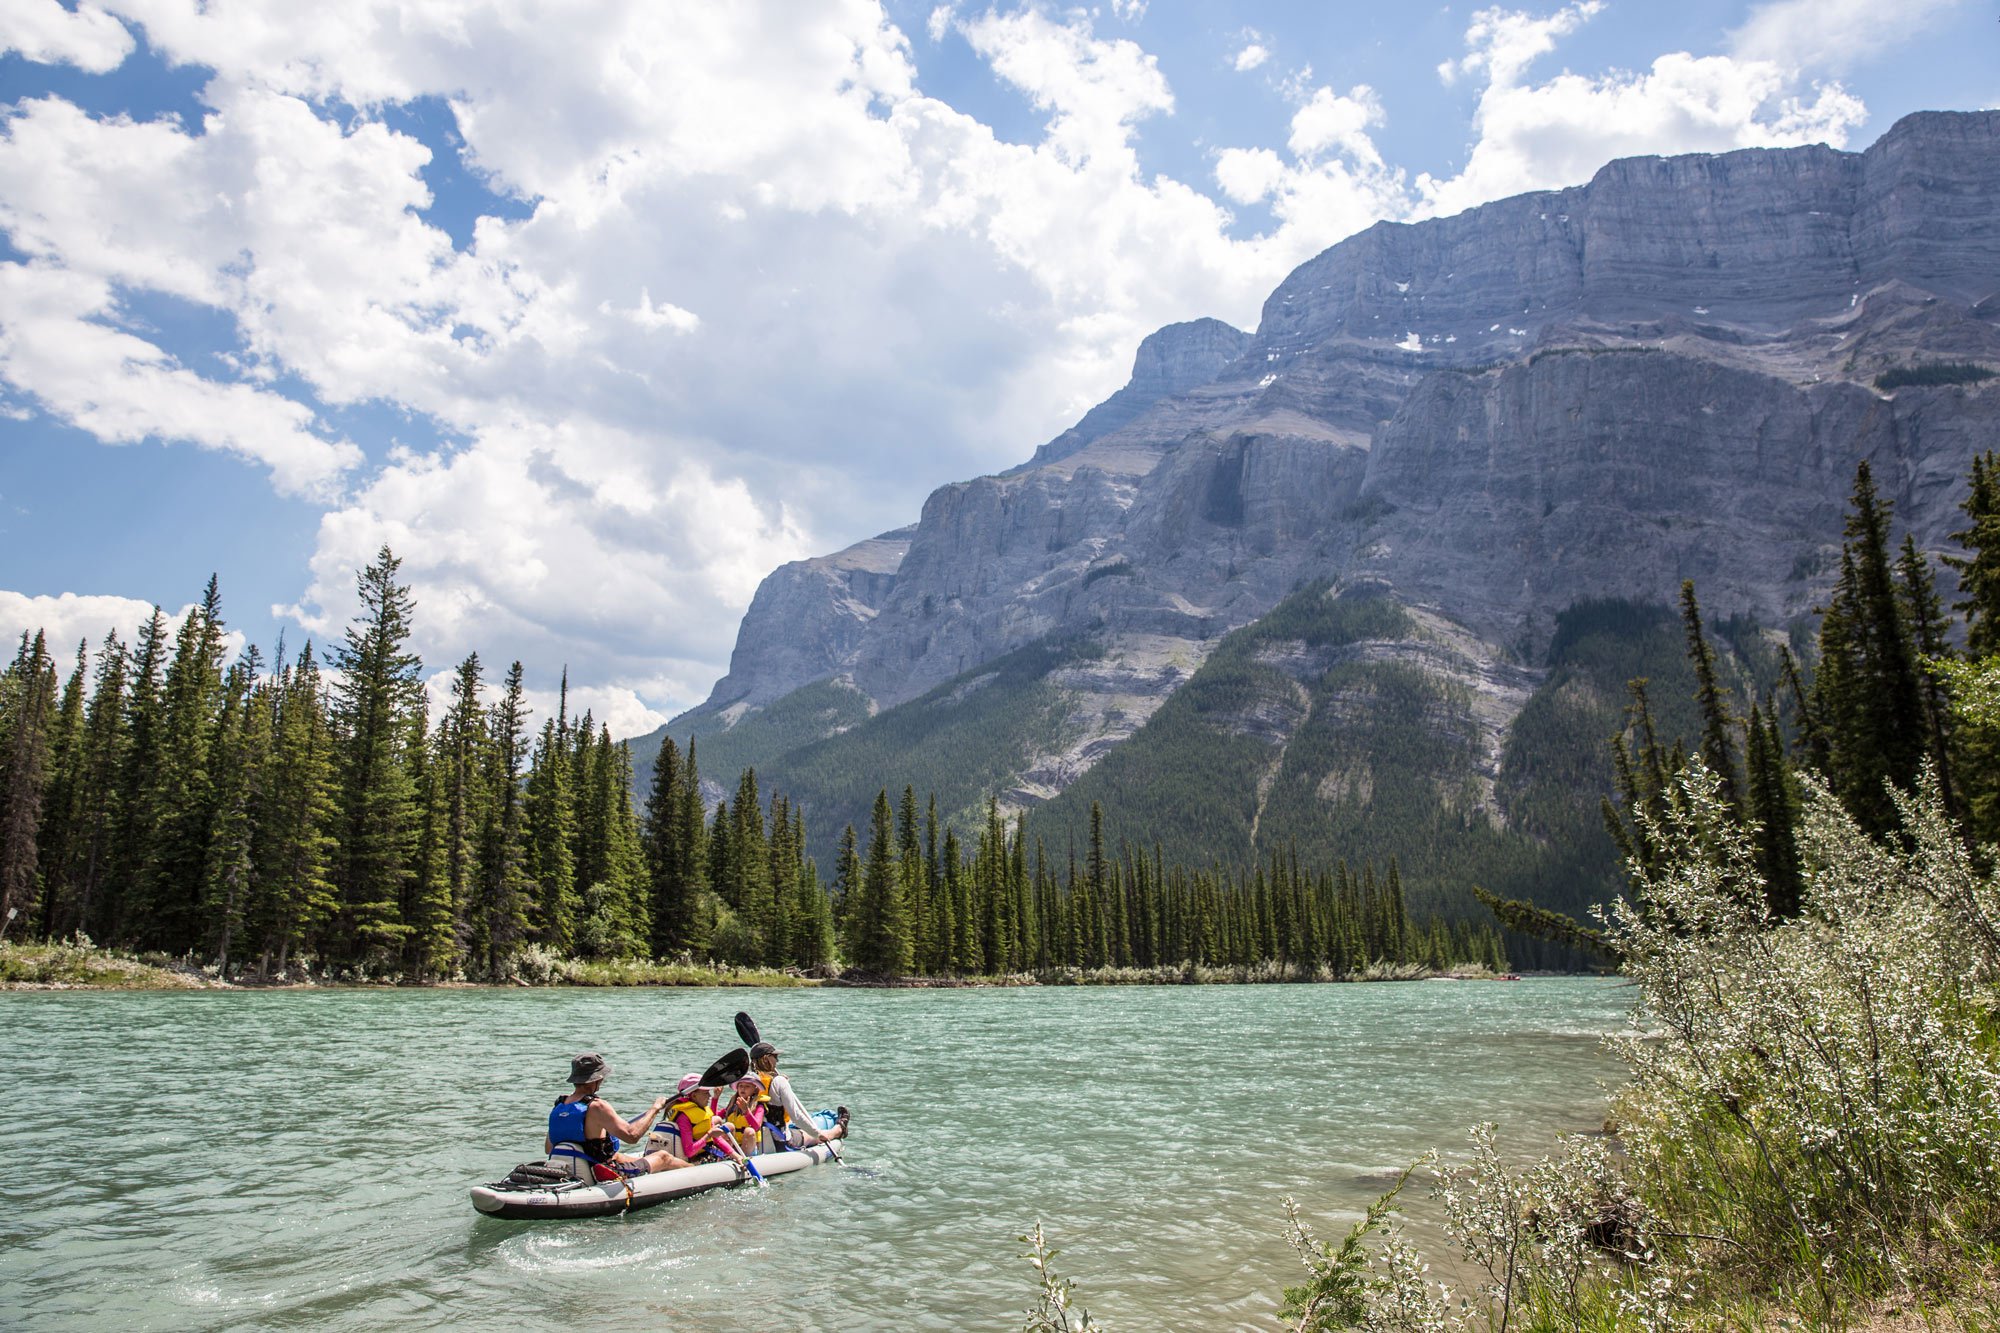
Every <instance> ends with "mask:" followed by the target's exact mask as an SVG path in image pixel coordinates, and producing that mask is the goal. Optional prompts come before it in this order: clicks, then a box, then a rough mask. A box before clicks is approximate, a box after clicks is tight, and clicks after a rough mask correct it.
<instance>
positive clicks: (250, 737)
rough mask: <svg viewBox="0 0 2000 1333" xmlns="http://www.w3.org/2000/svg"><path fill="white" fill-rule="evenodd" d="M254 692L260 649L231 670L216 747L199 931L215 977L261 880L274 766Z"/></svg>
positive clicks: (224, 970) (223, 969)
mask: <svg viewBox="0 0 2000 1333" xmlns="http://www.w3.org/2000/svg"><path fill="white" fill-rule="evenodd" d="M262 702H263V701H262V700H261V699H260V698H259V697H258V693H257V658H256V649H255V648H254V647H253V648H252V649H251V650H250V653H249V655H248V656H247V658H246V660H244V661H242V662H238V663H237V664H236V665H235V666H233V667H231V668H230V670H229V675H228V676H227V678H226V679H225V680H224V683H223V701H222V714H221V717H220V718H219V719H218V720H217V725H216V729H215V731H216V734H215V745H214V759H215V764H214V776H213V779H212V791H213V800H214V816H213V823H212V826H211V828H210V833H209V839H208V853H207V860H206V863H205V864H204V866H203V870H202V885H201V887H202V918H203V920H202V926H203V929H204V933H205V934H206V936H207V940H208V949H209V952H210V954H211V955H212V956H213V957H214V958H215V962H216V967H217V970H218V971H219V972H220V974H221V975H222V976H225V977H227V976H228V975H229V966H230V950H231V948H232V947H233V946H235V945H236V944H237V943H238V942H239V939H240V937H241V935H242V934H243V930H244V926H245V923H246V919H247V917H248V915H249V913H250V911H251V909H252V906H253V893H254V888H255V881H256V861H255V838H256V835H257V812H258V808H259V805H260V803H261V801H262V798H263V787H264V782H265V769H266V766H267V765H268V763H269V760H270V752H271V730H270V726H269V715H268V713H266V712H265V710H264V709H263V708H262V706H261V704H262Z"/></svg>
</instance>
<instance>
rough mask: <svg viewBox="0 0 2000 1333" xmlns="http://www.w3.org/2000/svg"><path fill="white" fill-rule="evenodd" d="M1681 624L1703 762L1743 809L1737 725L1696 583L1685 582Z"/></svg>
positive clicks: (1726, 795) (1726, 794)
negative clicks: (1732, 741)
mask: <svg viewBox="0 0 2000 1333" xmlns="http://www.w3.org/2000/svg"><path fill="white" fill-rule="evenodd" d="M1681 625H1682V627H1683V628H1684V630H1685V631H1686V633H1687V655H1688V661H1689V662H1690V663H1692V664H1693V666H1694V678H1695V700H1696V702H1697V703H1699V704H1700V705H1701V759H1702V762H1703V763H1704V764H1706V765H1707V766H1708V771H1709V772H1711V773H1713V774H1715V777H1716V780H1717V781H1718V782H1719V783H1721V786H1722V796H1723V799H1724V800H1726V801H1728V802H1729V804H1730V806H1731V807H1733V808H1735V809H1739V810H1740V809H1741V808H1742V805H1743V797H1742V792H1741V790H1740V789H1739V785H1738V781H1737V775H1736V754H1735V751H1734V749H1733V747H1732V746H1731V744H1730V731H1731V730H1732V729H1733V728H1734V726H1735V723H1734V721H1733V720H1732V719H1731V718H1730V716H1729V704H1728V701H1727V700H1726V699H1725V698H1724V697H1723V692H1722V683H1721V681H1720V680H1718V679H1717V677H1716V674H1715V650H1714V649H1713V648H1711V647H1709V646H1708V635H1707V634H1706V633H1705V632H1704V631H1703V629H1702V624H1701V604H1700V603H1699V602H1697V601H1696V600H1695V595H1694V580H1692V579H1685V580H1683V581H1682V582H1681Z"/></svg>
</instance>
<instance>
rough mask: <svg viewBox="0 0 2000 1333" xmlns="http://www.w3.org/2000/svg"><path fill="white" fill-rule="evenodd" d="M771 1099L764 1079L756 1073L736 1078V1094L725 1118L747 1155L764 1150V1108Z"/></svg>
mask: <svg viewBox="0 0 2000 1333" xmlns="http://www.w3.org/2000/svg"><path fill="white" fill-rule="evenodd" d="M770 1100H771V1094H770V1093H768V1092H766V1091H764V1082H763V1080H762V1079H760V1078H758V1077H757V1076H756V1075H755V1074H745V1075H744V1076H743V1077H742V1078H739V1079H737V1080H736V1092H735V1096H734V1097H733V1098H732V1099H731V1100H730V1103H729V1114H728V1115H727V1116H725V1117H724V1120H725V1121H726V1122H727V1123H728V1125H729V1130H730V1133H732V1134H734V1135H735V1136H736V1146H737V1147H739V1148H741V1149H742V1150H743V1151H744V1153H745V1154H746V1155H747V1154H750V1153H759V1152H762V1151H764V1110H765V1106H766V1105H767V1104H768V1103H769V1102H770Z"/></svg>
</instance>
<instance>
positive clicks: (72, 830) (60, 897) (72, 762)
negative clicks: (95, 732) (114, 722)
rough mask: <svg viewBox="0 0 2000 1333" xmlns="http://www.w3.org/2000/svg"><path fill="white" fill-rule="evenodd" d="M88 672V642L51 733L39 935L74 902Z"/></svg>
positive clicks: (40, 854)
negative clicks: (85, 694) (85, 695)
mask: <svg viewBox="0 0 2000 1333" xmlns="http://www.w3.org/2000/svg"><path fill="white" fill-rule="evenodd" d="M89 673H90V643H89V641H88V640H85V641H84V642H81V643H79V644H78V645H77V647H76V665H75V666H74V667H73V668H72V669H71V671H70V674H69V680H68V681H67V682H65V683H64V685H63V691H62V702H61V703H59V704H58V705H57V706H56V712H55V720H54V723H53V725H52V726H51V727H50V730H49V763H48V773H47V774H46V776H45V779H44V785H43V792H42V822H41V830H40V832H39V834H38V835H37V838H36V843H37V848H38V851H37V860H38V861H39V864H40V866H41V872H42V895H41V910H40V912H39V913H38V920H37V922H36V926H35V933H36V934H38V935H40V936H41V937H43V938H44V939H46V938H49V937H51V936H52V935H53V934H54V932H55V923H56V918H57V917H58V916H59V915H62V914H65V913H66V912H68V911H69V910H70V909H71V907H72V904H73V903H74V901H75V897H76V889H75V884H74V880H75V876H76V867H77V845H78V840H79V839H80V837H81V836H82V820H83V809H82V806H83V800H84V761H85V752H84V693H85V687H86V686H85V682H86V678H87V677H88V675H89Z"/></svg>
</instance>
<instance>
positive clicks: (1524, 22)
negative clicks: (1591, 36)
mask: <svg viewBox="0 0 2000 1333" xmlns="http://www.w3.org/2000/svg"><path fill="white" fill-rule="evenodd" d="M1603 10H1604V0H1576V3H1574V4H1571V5H1568V6H1566V7H1564V8H1562V9H1559V10H1557V11H1556V12H1555V13H1553V14H1548V15H1543V16H1537V15H1534V14H1529V13H1526V12H1524V11H1521V10H1507V9H1499V8H1494V9H1482V10H1479V11H1478V12H1476V13H1475V14H1473V16H1472V22H1471V24H1470V25H1469V26H1468V27H1467V28H1466V30H1465V45H1466V48H1467V50H1466V53H1465V55H1464V56H1463V57H1461V58H1460V59H1459V60H1457V61H1446V62H1445V63H1444V64H1443V65H1440V66H1439V67H1438V73H1439V74H1440V75H1441V76H1442V77H1443V79H1444V81H1445V82H1446V83H1451V82H1453V81H1454V80H1456V79H1457V78H1458V77H1460V76H1461V75H1467V74H1484V75H1485V76H1486V80H1487V82H1488V83H1490V84H1508V85H1510V84H1513V83H1516V82H1518V81H1519V80H1520V77H1521V75H1522V74H1524V73H1526V72H1527V69H1528V66H1529V65H1531V64H1533V63H1534V62H1535V60H1536V59H1537V58H1538V57H1540V56H1545V55H1547V54H1548V53H1549V52H1551V51H1553V50H1555V49H1556V39H1558V38H1560V37H1566V36H1568V35H1569V34H1570V33H1572V32H1575V31H1576V30H1577V28H1578V27H1580V26H1582V24H1584V23H1585V22H1586V21H1588V20H1589V19H1591V18H1594V17H1595V16H1596V15H1598V14H1600V13H1602V12H1603Z"/></svg>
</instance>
